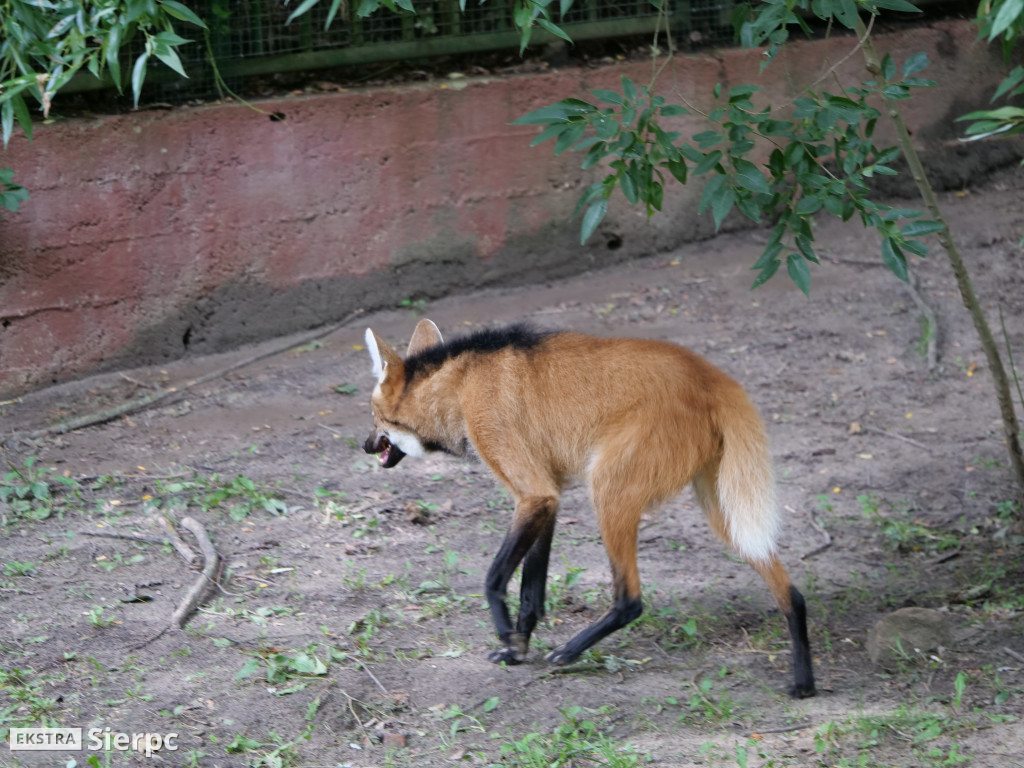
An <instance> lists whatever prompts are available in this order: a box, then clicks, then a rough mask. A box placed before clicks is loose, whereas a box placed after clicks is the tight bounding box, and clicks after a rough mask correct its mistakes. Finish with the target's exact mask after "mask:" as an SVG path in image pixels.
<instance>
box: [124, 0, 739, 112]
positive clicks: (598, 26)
mask: <svg viewBox="0 0 1024 768" xmlns="http://www.w3.org/2000/svg"><path fill="white" fill-rule="evenodd" d="M514 4H515V3H514V0H486V2H479V3H475V2H474V0H468V2H467V3H466V8H465V10H464V11H462V10H460V8H459V0H432V1H431V2H421V1H419V0H418V1H417V3H416V10H417V12H416V13H415V14H411V13H404V12H403V13H393V12H391V11H388V10H386V9H384V8H381V9H380V10H379V11H377V12H376V13H374V14H373V15H371V16H368V17H365V18H362V17H360V16H358V14H357V13H356V11H355V6H356V5H358V4H357V3H353V2H343V3H342V7H341V10H340V11H339V12H338V14H337V16H336V17H335V19H334V21H333V23H332V24H331V26H330V27H327V26H326V21H327V14H328V9H329V6H330V3H328V2H326V1H325V2H321V3H319V4H317V5H316V6H314V7H313V8H312V9H311V10H310V11H309V12H307V13H306V14H304V15H303V16H300V17H298V18H297V19H295V20H294V21H292V22H291V23H287V20H288V17H289V16H290V15H291V13H292V11H293V10H294V8H295V6H296V5H297V2H292V3H291V4H289V5H285V4H284V2H283V0H198V1H197V2H193V3H191V4H190V6H191V7H192V8H193V9H194V10H195V11H196V12H197V13H198V14H199V15H200V16H201V17H202V18H203V19H204V20H206V22H207V24H208V25H209V31H208V32H207V33H205V34H204V33H202V32H200V31H199V30H192V29H189V30H188V32H189V33H190V34H191V36H192V37H193V39H194V40H195V43H194V44H192V45H187V46H184V47H182V48H181V49H179V51H180V54H181V57H182V62H183V64H184V66H185V69H186V71H187V72H188V73H189V79H188V80H184V81H182V80H180V79H177V78H174V77H171V76H170V72H169V71H167V72H160V71H159V70H157V71H153V70H151V76H150V77H149V78H147V84H146V86H145V87H144V90H143V93H144V98H145V99H147V100H151V101H154V100H155V101H167V102H172V103H174V102H182V101H186V100H189V99H197V98H207V97H215V96H217V95H218V77H217V73H218V72H219V74H220V77H221V78H222V79H223V80H222V81H226V82H227V84H228V85H229V86H230V87H235V86H236V84H237V83H239V82H241V80H243V79H244V78H245V77H247V76H252V75H266V74H271V73H276V72H287V71H296V70H309V71H313V70H317V69H324V68H331V67H338V66H347V65H358V64H365V63H368V62H388V61H403V60H409V59H428V58H430V57H433V56H441V55H452V54H462V53H474V52H481V51H499V50H510V51H518V47H519V33H518V31H517V30H516V29H515V26H514V24H513V10H514ZM732 8H733V0H670V3H669V6H668V8H667V9H666V10H667V13H668V16H669V19H670V25H671V29H672V33H673V34H674V35H675V36H676V37H677V38H678V39H679V40H681V41H682V42H684V43H685V44H686V45H687V46H690V45H692V44H693V42H694V41H699V43H700V44H701V45H714V44H720V43H724V42H729V41H731V39H732V26H731V14H732ZM657 16H658V11H657V9H655V7H654V6H653V5H652V4H651V2H650V0H577V2H576V3H575V4H574V5H573V7H572V8H571V9H570V10H569V11H568V12H567V13H566V14H565V16H564V17H563V18H561V19H560V20H557V19H556V21H558V23H559V24H560V25H561V26H563V27H564V28H565V29H566V31H567V32H568V33H569V35H570V36H572V37H573V38H574V40H584V39H585V40H600V39H613V38H618V37H623V36H628V35H640V34H647V33H649V32H651V31H653V30H654V28H655V24H656V20H657ZM140 52H141V51H131V55H132V56H137V55H138V54H139V53H140ZM211 59H212V61H215V62H216V70H215V69H214V67H213V65H212V64H211ZM152 75H155V76H152Z"/></svg>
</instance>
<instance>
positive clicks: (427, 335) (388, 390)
mask: <svg viewBox="0 0 1024 768" xmlns="http://www.w3.org/2000/svg"><path fill="white" fill-rule="evenodd" d="M443 343H444V340H443V339H442V338H441V332H440V331H439V330H438V329H437V326H436V325H434V323H432V322H431V321H430V320H427V319H423V320H420V321H419V323H417V324H416V330H414V331H413V334H412V338H411V339H410V340H409V348H408V349H407V350H406V353H405V356H406V358H408V357H410V356H412V355H415V354H417V353H418V352H422V351H423V350H425V349H429V348H431V347H436V346H438V345H440V344H443ZM366 348H367V350H369V352H370V358H371V359H372V360H373V375H374V376H376V377H377V385H376V386H375V387H374V388H373V396H372V397H371V398H370V407H371V408H372V409H373V423H374V427H373V431H372V432H371V433H370V436H369V437H368V438H366V442H365V443H364V444H363V450H364V451H366V452H367V453H375V454H377V458H378V459H379V460H380V463H381V466H383V467H385V468H387V469H390V468H391V467H393V466H395V465H396V464H397V463H398V462H400V461H401V460H402V459H403V458H405V457H406V455H411V456H422V455H423V454H424V452H425V451H426V450H427V448H426V446H425V445H424V443H423V440H422V439H421V438H420V436H419V435H418V434H417V433H416V430H415V429H413V428H412V427H411V426H410V425H409V424H405V423H403V422H402V420H401V417H400V415H399V414H398V403H399V400H400V399H401V397H402V394H403V393H404V390H405V385H406V381H405V364H404V363H403V362H402V358H401V357H399V356H398V353H397V352H395V350H393V349H392V348H391V347H389V346H388V345H387V344H386V343H385V342H384V340H383V339H381V338H380V337H379V336H378V335H377V334H375V333H374V332H373V331H372V330H370V329H369V328H367V329H366Z"/></svg>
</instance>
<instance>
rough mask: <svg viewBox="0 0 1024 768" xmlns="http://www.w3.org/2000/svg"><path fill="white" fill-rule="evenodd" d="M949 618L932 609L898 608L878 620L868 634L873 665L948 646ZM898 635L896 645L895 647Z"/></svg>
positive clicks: (869, 651) (949, 633)
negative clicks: (901, 651) (900, 650)
mask: <svg viewBox="0 0 1024 768" xmlns="http://www.w3.org/2000/svg"><path fill="white" fill-rule="evenodd" d="M950 637H951V632H950V626H949V617H948V616H947V615H946V614H944V613H941V612H940V611H935V610H932V609H931V608H900V609H899V610H898V611H894V612H893V613H890V614H889V615H888V616H885V617H883V618H881V619H879V621H878V623H877V624H875V626H874V627H873V628H872V630H871V631H870V632H869V633H868V642H867V648H868V656H870V657H871V660H872V661H873V662H875V663H876V664H879V663H885V662H886V661H892V660H896V659H899V658H901V655H900V652H899V650H897V648H902V650H903V653H904V654H909V655H916V654H919V653H926V652H928V651H934V650H935V649H936V648H939V647H942V646H946V645H949V641H950ZM897 638H899V645H898V646H897Z"/></svg>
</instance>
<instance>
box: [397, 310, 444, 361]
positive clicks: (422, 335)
mask: <svg viewBox="0 0 1024 768" xmlns="http://www.w3.org/2000/svg"><path fill="white" fill-rule="evenodd" d="M441 344H444V339H442V338H441V331H439V330H438V329H437V326H436V325H434V323H433V321H431V320H427V318H423V319H422V320H420V321H419V322H418V323H416V330H414V331H413V332H412V338H411V339H409V349H407V350H406V352H405V356H406V357H409V356H410V355H415V354H417V353H418V352H422V351H423V350H424V349H430V348H431V347H437V346H440V345H441Z"/></svg>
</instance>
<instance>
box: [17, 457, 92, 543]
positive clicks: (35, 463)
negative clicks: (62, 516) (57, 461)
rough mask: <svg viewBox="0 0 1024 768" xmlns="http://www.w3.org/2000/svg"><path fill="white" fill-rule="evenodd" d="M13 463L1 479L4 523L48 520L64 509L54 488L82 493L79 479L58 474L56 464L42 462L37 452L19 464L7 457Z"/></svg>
mask: <svg viewBox="0 0 1024 768" xmlns="http://www.w3.org/2000/svg"><path fill="white" fill-rule="evenodd" d="M7 466H8V467H10V470H9V471H8V472H5V473H4V475H3V478H2V479H0V502H3V503H4V508H3V509H4V511H2V512H0V527H6V526H7V525H8V524H9V523H12V522H15V521H18V520H45V519H46V518H48V517H50V515H52V514H53V513H54V512H57V513H58V514H59V513H60V512H61V511H62V509H63V508H62V506H61V505H60V504H59V502H58V499H57V497H56V496H55V495H54V490H56V489H57V488H58V487H63V488H64V489H66V490H68V491H70V492H72V493H73V494H78V492H79V490H80V486H79V484H78V482H77V481H76V480H73V479H71V478H69V477H64V476H63V475H59V474H57V471H56V470H55V469H54V468H53V467H45V466H40V465H39V459H38V457H37V456H26V457H25V458H24V459H23V460H22V463H21V466H20V467H19V466H18V465H17V464H15V463H14V462H13V461H10V460H9V459H8V460H7Z"/></svg>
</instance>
